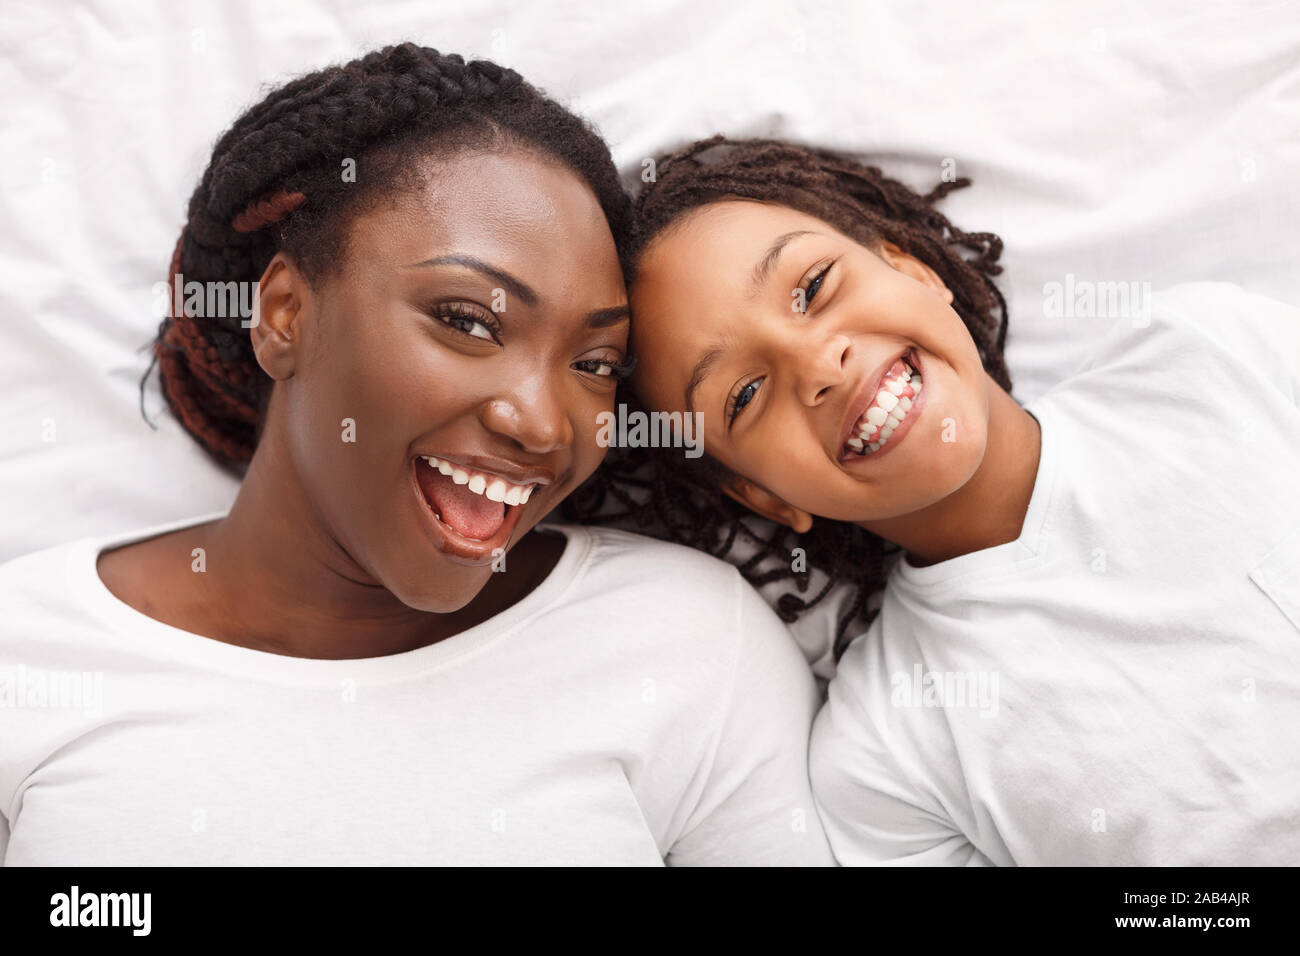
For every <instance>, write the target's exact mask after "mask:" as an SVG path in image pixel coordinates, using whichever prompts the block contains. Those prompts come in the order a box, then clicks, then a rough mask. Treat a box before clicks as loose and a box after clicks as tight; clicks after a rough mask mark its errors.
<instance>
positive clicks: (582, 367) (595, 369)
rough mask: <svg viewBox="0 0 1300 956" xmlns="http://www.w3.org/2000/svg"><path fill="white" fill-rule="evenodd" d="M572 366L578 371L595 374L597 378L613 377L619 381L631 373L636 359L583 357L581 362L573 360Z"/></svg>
mask: <svg viewBox="0 0 1300 956" xmlns="http://www.w3.org/2000/svg"><path fill="white" fill-rule="evenodd" d="M573 367H574V368H576V369H577V370H578V371H579V372H586V373H587V374H589V375H595V376H596V377H597V378H615V379H619V380H620V381H621V380H623V379H625V378H627V377H628V376H630V375H631V374H632V369H634V368H636V359H635V358H628V359H621V360H618V361H615V360H614V359H583V360H582V361H581V362H574V363H573Z"/></svg>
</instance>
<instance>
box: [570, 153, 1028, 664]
mask: <svg viewBox="0 0 1300 956" xmlns="http://www.w3.org/2000/svg"><path fill="white" fill-rule="evenodd" d="M655 170H656V179H655V181H654V182H653V183H651V184H650V185H648V186H646V187H645V188H643V190H642V191H641V193H640V194H639V195H638V196H637V198H636V201H635V205H634V213H635V234H634V236H633V240H632V244H631V249H630V250H629V255H628V258H629V260H630V264H631V268H630V269H629V273H628V281H629V284H630V283H632V282H634V281H635V269H636V263H637V260H638V258H639V257H640V255H641V254H642V253H643V252H644V251H645V249H646V248H647V247H648V246H649V244H650V243H651V242H652V241H653V240H654V239H655V238H656V237H658V236H659V235H660V234H662V233H663V232H664V230H666V229H668V228H670V227H671V226H672V225H673V224H674V223H676V222H677V221H678V220H679V219H680V218H681V217H683V216H684V215H685V214H686V213H688V212H690V211H691V210H693V209H696V208H698V207H701V206H704V205H707V204H709V203H711V202H716V201H718V200H721V199H726V198H735V197H739V198H747V199H756V200H760V201H765V202H774V203H779V204H781V205H784V206H788V207H790V208H793V209H797V210H800V211H802V212H805V213H808V214H809V215H812V216H816V217H817V218H819V219H821V220H823V221H824V222H827V223H829V224H830V225H831V226H834V227H835V228H836V229H838V230H839V231H841V232H843V233H844V234H845V235H848V236H850V237H851V238H853V239H855V240H856V241H858V242H860V243H862V244H863V245H873V244H874V243H876V242H877V241H879V240H882V239H883V240H887V241H889V242H892V243H893V244H894V245H896V246H898V248H899V249H901V250H903V251H904V252H906V253H909V254H910V255H913V256H915V257H916V258H917V259H919V260H921V261H922V262H924V263H926V264H927V265H929V266H930V268H932V269H933V270H934V271H935V272H936V273H937V274H938V275H939V277H940V278H941V279H942V280H943V282H944V284H945V285H946V286H947V287H948V288H949V289H950V290H951V291H952V293H953V303H952V307H953V309H954V311H956V312H957V314H958V315H960V316H961V318H962V321H963V322H964V323H965V325H966V327H967V329H969V330H970V334H971V337H972V338H973V339H974V341H975V345H976V348H977V349H978V351H979V356H980V360H981V362H982V363H983V365H984V368H985V369H986V370H987V371H988V373H989V375H990V377H992V378H993V380H994V381H996V382H997V383H998V384H999V385H1001V386H1002V387H1003V388H1004V389H1006V390H1007V391H1008V392H1009V391H1011V376H1010V373H1009V372H1008V370H1007V367H1006V362H1005V360H1004V358H1003V347H1004V344H1005V342H1006V334H1007V305H1006V300H1005V299H1004V298H1003V296H1002V293H1001V291H999V289H998V287H997V286H996V285H995V284H994V282H993V280H992V277H993V276H995V275H998V274H999V273H1001V271H1002V267H1001V266H1000V265H998V264H997V261H998V258H999V257H1000V256H1001V254H1002V240H1001V239H999V238H998V237H997V236H995V235H993V234H992V233H988V232H972V233H968V232H963V231H962V230H961V229H958V228H957V227H956V226H954V225H953V224H952V223H950V222H949V221H948V220H947V218H945V217H944V215H943V214H942V213H940V212H939V211H938V210H936V209H935V208H934V204H935V203H936V202H938V201H939V200H940V199H942V198H943V197H944V196H946V195H947V194H948V193H950V192H952V191H953V190H955V189H961V188H963V187H965V186H969V185H970V180H969V179H967V178H961V179H957V180H955V181H952V182H941V183H939V184H938V185H937V186H936V187H935V188H934V189H932V190H930V192H928V193H926V194H925V195H920V194H918V193H916V192H914V191H913V190H912V189H909V188H908V187H907V186H906V185H904V184H903V183H901V182H898V181H896V180H893V179H890V178H888V177H886V176H885V175H884V174H883V173H882V172H881V171H880V170H879V169H878V168H877V167H875V166H867V165H864V164H862V163H860V162H858V161H856V160H854V159H852V158H850V157H848V156H844V155H840V154H838V153H835V152H832V151H830V150H823V149H817V148H812V147H806V146H799V145H795V144H793V143H786V142H780V141H777V140H767V139H747V140H730V139H727V138H726V137H724V136H713V137H711V138H709V139H705V140H700V141H698V142H695V143H692V144H690V145H688V146H686V147H683V148H682V149H679V150H677V151H675V152H672V153H669V154H667V155H665V156H663V157H661V158H659V159H657V160H656V162H655ZM619 401H622V402H626V403H627V404H628V405H629V406H630V407H631V408H632V409H636V410H639V411H646V409H644V408H643V407H642V406H641V405H640V402H639V401H638V400H637V398H636V397H635V395H633V394H632V393H631V392H630V391H629V390H627V389H626V388H622V387H620V394H619ZM726 475H727V472H726V469H725V468H724V467H723V466H722V465H721V464H720V463H718V462H717V461H716V460H715V459H713V458H711V457H710V456H709V455H708V454H707V453H705V454H704V455H702V456H701V457H700V458H698V459H696V460H694V461H692V460H683V459H682V458H681V456H680V455H677V454H673V453H671V452H670V451H667V450H663V449H654V448H611V449H610V451H609V454H608V455H607V457H606V459H605V462H604V464H603V465H602V466H601V468H600V469H599V470H598V471H597V472H596V473H595V475H593V476H592V477H591V479H589V480H588V481H587V483H586V484H585V485H583V486H582V487H581V488H579V489H578V491H577V492H575V493H574V494H573V495H571V496H570V498H569V499H568V500H567V501H566V502H565V503H564V504H563V505H562V507H563V509H564V513H565V515H566V516H567V517H569V518H570V519H571V520H580V521H589V522H593V523H611V524H622V525H625V526H627V527H631V528H633V529H635V530H639V531H642V532H645V533H649V534H654V535H656V536H658V537H662V538H666V539H667V540H670V541H675V542H678V543H680V544H686V545H690V546H691V547H695V548H698V549H700V550H702V551H705V552H707V553H709V554H712V555H714V556H715V557H720V558H726V557H727V556H728V555H730V554H731V553H732V550H733V548H734V547H735V545H736V543H737V542H738V541H742V540H743V541H745V542H747V543H748V544H749V545H750V546H751V547H752V548H753V549H754V554H753V556H752V557H750V558H748V559H747V560H744V561H743V562H740V561H737V562H736V563H737V566H738V568H739V570H740V572H741V573H742V574H743V575H744V576H745V578H746V579H747V580H748V581H749V582H750V583H751V584H753V585H754V586H755V587H763V586H765V585H768V584H774V583H780V582H790V583H791V584H793V586H794V590H792V591H789V592H787V593H784V594H781V595H780V596H779V597H778V599H777V601H776V605H775V607H776V611H777V614H778V615H779V616H780V617H781V618H782V619H783V620H785V621H786V622H787V623H792V622H794V621H796V620H797V619H798V617H799V615H800V614H801V613H802V612H804V611H806V610H808V609H809V608H811V607H813V606H815V605H816V604H817V603H818V602H819V601H821V600H823V599H824V598H825V597H826V596H827V595H828V594H829V593H831V591H832V589H833V588H834V587H835V586H836V585H837V584H840V583H842V582H848V583H849V584H851V585H852V586H853V591H852V594H851V598H850V600H849V601H848V603H847V605H846V606H845V608H844V609H843V611H842V613H841V616H840V618H839V620H838V622H837V625H836V631H835V640H834V647H833V651H834V657H835V660H836V661H838V660H839V658H840V656H841V655H842V654H843V653H844V650H845V649H846V648H847V647H848V644H849V642H850V641H851V639H852V637H853V634H854V632H851V631H850V627H851V626H852V625H853V624H854V623H855V622H856V623H858V624H859V625H860V628H861V629H865V628H866V627H868V626H870V624H871V621H872V620H873V619H874V617H875V614H876V613H877V612H876V611H873V610H870V603H871V599H872V598H873V597H874V596H875V595H876V594H878V592H880V590H881V589H882V588H883V587H884V583H885V578H886V576H887V574H888V571H889V566H888V564H887V562H888V561H890V560H892V559H893V558H895V557H896V556H897V555H898V554H899V552H900V551H901V549H899V548H898V547H897V546H896V545H894V544H892V543H890V542H888V541H886V540H884V539H883V538H881V537H879V536H878V535H874V534H872V533H870V532H869V531H866V530H865V529H863V528H861V527H859V526H857V525H855V524H851V523H848V522H841V521H830V520H826V519H822V518H817V519H815V520H814V521H813V526H812V528H811V529H810V530H809V531H808V532H807V533H805V534H802V535H800V534H796V533H795V532H794V531H792V530H791V529H789V528H787V527H785V526H784V525H778V524H775V523H773V522H770V521H767V520H765V519H762V518H760V517H758V516H757V515H755V514H753V513H752V512H751V511H749V510H748V509H747V508H745V507H744V506H742V505H740V504H739V503H737V502H736V501H734V500H732V499H731V498H729V497H728V496H727V495H726V494H724V493H723V492H722V490H721V481H722V479H723V478H725V477H726ZM795 547H798V548H802V549H803V553H804V554H805V555H806V556H807V561H808V564H809V565H810V566H812V567H816V568H818V569H819V570H821V571H822V572H823V573H824V574H825V575H826V577H827V580H826V583H825V585H824V586H823V587H822V588H820V589H819V590H818V592H817V593H816V594H814V595H812V596H811V597H805V596H804V595H805V594H806V593H807V591H808V589H809V587H810V581H811V577H810V571H809V570H801V571H795V570H793V569H792V567H791V565H792V562H791V554H792V549H793V548H795ZM764 565H767V566H769V570H762V568H763V566H764Z"/></svg>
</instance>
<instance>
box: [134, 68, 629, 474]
mask: <svg viewBox="0 0 1300 956" xmlns="http://www.w3.org/2000/svg"><path fill="white" fill-rule="evenodd" d="M502 144H511V145H518V146H520V147H522V148H525V149H532V150H536V151H540V152H542V153H545V154H547V155H549V156H550V157H552V158H554V159H557V160H559V161H560V162H562V163H564V164H566V165H567V166H568V167H570V168H571V169H572V170H573V171H574V172H576V173H577V174H578V175H579V176H581V177H582V178H583V179H584V180H585V181H586V183H587V184H588V186H589V187H590V188H591V189H592V191H593V192H594V193H595V195H596V198H597V200H598V201H599V202H600V205H601V208H602V209H603V210H604V212H605V216H606V218H607V219H608V220H609V225H610V230H611V232H612V233H613V235H614V239H615V243H616V244H617V246H618V248H619V250H620V254H622V252H623V250H624V248H625V244H626V241H627V240H628V238H629V235H630V203H629V200H628V198H627V196H626V195H625V194H624V192H623V189H622V186H621V184H620V182H619V179H618V173H617V170H616V168H615V167H614V164H613V161H612V159H611V157H610V154H609V149H608V147H607V146H606V145H605V143H604V142H603V141H602V140H601V138H600V136H599V135H598V134H597V133H596V132H595V130H593V129H592V128H591V127H590V126H589V125H588V124H587V123H586V122H585V121H583V120H582V119H581V118H579V117H577V116H575V115H574V114H572V113H570V112H569V111H568V110H566V109H565V108H564V107H562V106H561V105H560V104H559V103H557V102H555V101H554V100H551V99H549V98H548V97H547V96H546V95H545V94H543V93H542V92H541V91H540V90H538V89H536V88H535V87H533V86H531V85H529V84H528V83H526V82H525V81H524V80H523V78H522V77H521V76H520V75H519V74H518V73H516V72H514V71H513V70H509V69H505V68H503V67H501V66H498V65H497V64H495V63H491V62H488V61H486V60H473V61H470V62H466V61H465V60H464V59H463V58H462V57H460V56H458V55H456V54H444V53H440V52H438V51H437V50H434V49H430V48H428V47H420V46H416V45H414V44H411V43H403V44H400V45H397V46H390V47H386V48H384V49H382V50H376V51H374V52H371V53H368V54H366V55H365V56H362V57H360V58H359V59H357V60H353V61H352V62H350V63H347V64H344V65H342V66H333V67H328V68H326V69H323V70H319V71H316V72H314V73H310V74H307V75H306V76H303V77H300V78H298V79H295V80H293V81H291V82H289V83H286V84H285V85H283V86H281V87H279V88H277V89H275V90H272V91H271V92H270V93H269V94H267V95H266V96H265V98H263V99H262V100H261V101H260V102H259V103H257V104H255V105H254V106H252V107H251V108H249V109H248V110H247V111H246V112H245V113H244V114H243V115H242V116H241V117H240V118H239V119H237V120H236V121H235V122H234V124H233V125H232V126H231V127H230V128H229V129H228V130H227V131H226V132H225V133H224V134H222V136H221V137H220V138H219V139H218V140H217V143H216V145H215V147H214V148H213V152H212V159H211V161H210V162H209V164H208V167H207V169H206V170H205V171H204V173H203V175H202V177H201V178H200V180H199V184H198V186H197V187H196V188H195V190H194V193H193V194H192V196H191V197H190V201H189V207H188V221H187V223H186V226H185V228H184V229H183V230H182V231H181V236H180V239H179V240H178V242H177V244H176V249H175V251H174V253H173V255H172V262H171V266H170V269H169V270H168V286H169V301H173V298H172V297H173V296H176V297H179V293H177V292H175V291H174V290H175V289H176V285H177V283H178V278H179V277H180V276H182V275H183V276H184V280H185V282H186V283H187V284H188V282H190V281H197V282H200V283H205V284H206V283H229V282H247V283H256V282H257V281H258V280H259V279H260V278H261V275H262V273H263V272H264V271H265V269H266V266H267V264H268V263H269V262H270V261H271V259H272V258H273V257H274V256H275V254H276V253H277V252H279V251H281V250H283V251H285V252H288V253H289V254H291V255H292V256H293V257H294V259H295V261H296V262H297V264H298V265H299V266H300V267H301V268H302V270H303V272H304V274H305V275H306V276H307V278H308V279H309V280H316V279H318V278H320V277H321V276H323V275H325V274H326V273H327V272H328V270H330V269H331V268H333V267H334V264H335V263H337V262H338V261H340V260H341V253H342V252H343V250H344V243H345V241H346V240H345V237H346V226H347V224H348V222H349V219H350V217H351V216H352V215H355V214H356V213H357V212H359V211H361V210H363V209H364V208H365V204H366V203H369V202H373V201H374V200H375V199H376V198H378V194H380V193H391V192H392V191H395V190H402V189H407V188H412V187H414V186H416V185H417V184H418V178H417V176H416V174H414V173H413V172H411V170H412V169H413V168H414V166H415V164H414V163H412V162H410V160H411V159H412V158H413V157H416V156H421V155H430V154H434V153H447V152H453V151H455V150H458V149H464V148H470V147H488V148H491V147H496V146H500V145H502ZM347 159H351V160H353V161H354V162H355V163H356V164H357V168H358V169H360V168H362V166H364V169H365V173H364V175H361V174H358V175H357V176H356V177H355V178H356V181H355V182H348V181H344V178H343V176H342V175H341V167H342V164H343V162H344V161H345V160H347ZM179 311H180V314H176V312H177V310H176V309H174V308H169V310H168V315H167V317H166V318H165V319H164V320H163V321H162V323H161V324H160V326H159V329H158V333H157V336H156V338H155V340H154V343H153V352H154V362H155V363H157V365H158V368H159V375H160V382H161V385H162V391H163V395H164V396H165V398H166V400H167V404H168V407H169V408H170V409H171V411H172V413H173V414H174V415H175V416H176V417H177V419H178V420H179V421H180V422H181V424H182V426H183V427H184V428H185V430H186V431H188V432H189V433H190V435H192V436H193V437H194V438H195V439H196V440H197V441H198V442H199V443H200V444H201V445H202V446H203V447H204V448H206V449H207V450H208V451H209V452H211V453H212V454H213V455H214V456H215V457H216V458H217V459H218V461H220V462H221V463H222V464H223V465H226V466H227V467H231V468H234V469H235V470H240V469H241V468H242V466H243V463H246V462H247V461H249V460H250V459H251V458H252V454H253V450H254V448H255V447H256V445H257V440H258V434H259V429H260V424H261V418H262V416H263V414H264V411H265V406H266V401H267V399H268V398H269V396H270V389H271V379H270V378H269V376H267V375H266V374H265V373H264V372H263V371H262V370H261V368H260V367H259V366H258V364H257V360H256V357H255V356H254V354H253V347H252V341H251V339H250V337H249V334H248V330H247V329H246V328H244V327H243V323H242V320H241V318H240V317H239V316H237V315H236V316H229V317H221V316H195V315H189V314H187V313H188V311H189V310H188V309H181V310H179ZM152 370H153V363H151V364H150V367H149V370H147V371H146V372H145V375H144V378H143V379H142V380H141V399H142V401H143V395H144V386H145V383H146V382H147V380H148V376H149V374H150V372H152Z"/></svg>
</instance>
